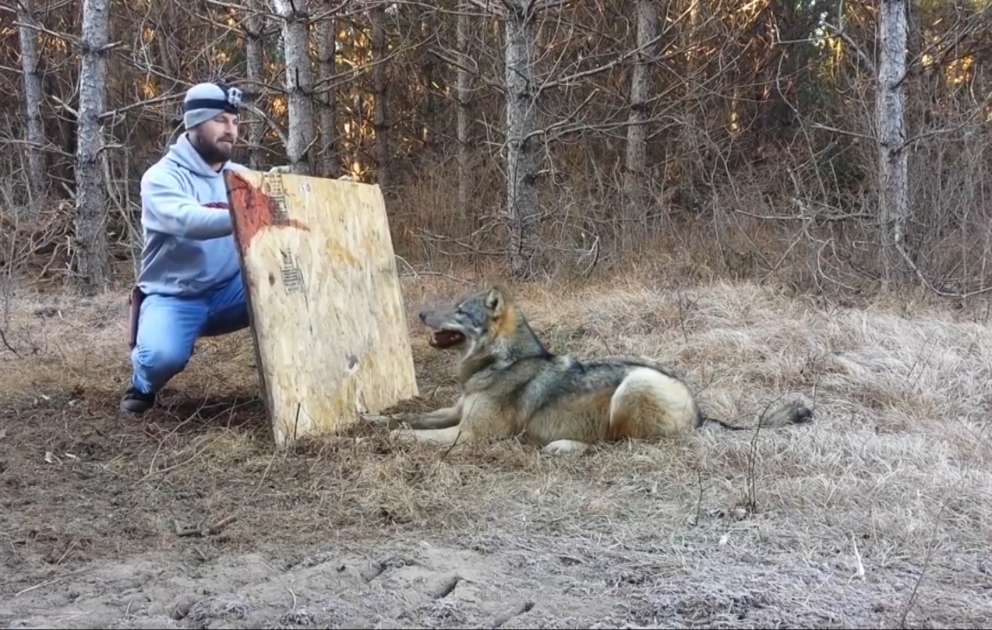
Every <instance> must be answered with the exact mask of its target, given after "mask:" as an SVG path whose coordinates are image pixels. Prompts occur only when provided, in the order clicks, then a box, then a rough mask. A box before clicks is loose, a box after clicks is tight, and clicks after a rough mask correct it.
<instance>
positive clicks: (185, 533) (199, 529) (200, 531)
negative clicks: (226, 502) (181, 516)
mask: <svg viewBox="0 0 992 630" xmlns="http://www.w3.org/2000/svg"><path fill="white" fill-rule="evenodd" d="M236 520H238V517H237V516H235V515H234V514H232V515H231V516H228V517H225V518H222V519H221V520H219V521H217V522H216V523H215V524H213V525H209V526H206V527H204V526H203V524H200V525H197V526H193V527H183V526H182V525H180V524H179V522H178V521H177V522H176V523H175V526H176V536H179V537H180V538H188V537H190V536H197V537H199V538H206V537H207V536H216V535H217V534H219V533H221V531H223V530H224V528H225V527H226V526H227V525H229V524H230V523H233V522H234V521H236Z"/></svg>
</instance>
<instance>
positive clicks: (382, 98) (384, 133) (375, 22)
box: [369, 2, 389, 189]
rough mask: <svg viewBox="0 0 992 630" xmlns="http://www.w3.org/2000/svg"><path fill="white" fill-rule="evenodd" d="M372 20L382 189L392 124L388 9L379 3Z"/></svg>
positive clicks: (378, 176) (371, 12)
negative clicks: (389, 119)
mask: <svg viewBox="0 0 992 630" xmlns="http://www.w3.org/2000/svg"><path fill="white" fill-rule="evenodd" d="M369 19H370V20H371V22H372V64H373V66H372V90H373V93H374V96H375V108H374V111H373V115H372V127H373V129H375V161H376V181H377V182H378V184H379V186H380V187H381V188H383V189H385V187H386V186H387V184H388V182H389V125H388V122H387V119H386V104H387V98H388V96H389V95H388V94H387V92H386V84H387V78H386V55H387V54H388V51H387V50H386V9H385V7H384V6H383V3H382V2H377V3H376V4H375V5H373V7H372V8H371V9H370V10H369Z"/></svg>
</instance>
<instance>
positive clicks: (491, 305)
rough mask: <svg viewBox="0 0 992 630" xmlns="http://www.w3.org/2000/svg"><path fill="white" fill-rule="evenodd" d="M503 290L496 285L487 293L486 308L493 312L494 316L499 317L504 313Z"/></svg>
mask: <svg viewBox="0 0 992 630" xmlns="http://www.w3.org/2000/svg"><path fill="white" fill-rule="evenodd" d="M503 305H504V301H503V291H502V289H500V288H499V287H498V286H496V285H492V286H490V287H489V292H488V293H486V308H488V309H489V310H490V311H492V313H493V317H499V316H500V315H502V314H503Z"/></svg>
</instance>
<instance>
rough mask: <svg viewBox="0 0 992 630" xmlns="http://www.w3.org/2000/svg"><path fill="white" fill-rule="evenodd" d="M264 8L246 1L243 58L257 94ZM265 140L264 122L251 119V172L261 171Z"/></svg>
mask: <svg viewBox="0 0 992 630" xmlns="http://www.w3.org/2000/svg"><path fill="white" fill-rule="evenodd" d="M264 9H265V7H264V5H263V4H262V0H248V6H247V11H248V20H247V29H246V33H245V35H246V37H245V57H247V59H246V61H247V64H246V65H247V70H248V81H250V82H251V84H252V87H251V90H252V91H253V92H255V94H259V93H260V92H261V89H262V87H261V86H262V63H263V61H262V60H263V57H262V29H263V28H264V26H265V18H264V16H263V15H262V12H263V11H264ZM264 138H265V121H263V120H260V119H258V118H253V119H252V121H251V122H250V123H248V143H249V145H250V146H251V148H250V149H249V150H248V153H249V155H250V156H251V157H250V158H249V159H250V165H251V168H252V169H253V170H256V171H258V170H262V163H263V158H262V142H263V140H264Z"/></svg>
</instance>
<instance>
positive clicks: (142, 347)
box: [134, 339, 192, 385]
mask: <svg viewBox="0 0 992 630" xmlns="http://www.w3.org/2000/svg"><path fill="white" fill-rule="evenodd" d="M168 342H169V340H168V339H155V340H153V341H152V343H149V342H148V341H145V342H144V343H139V344H138V345H137V346H136V347H135V349H134V355H135V363H136V365H135V367H137V368H139V369H140V370H141V371H142V372H144V373H145V374H146V375H147V378H148V380H149V381H151V382H153V383H155V384H156V385H161V384H164V382H165V381H167V380H169V379H170V378H172V377H173V376H175V375H176V374H178V373H180V372H182V371H183V370H184V369H185V368H186V364H187V363H188V362H189V358H190V355H191V354H192V352H191V351H190V350H187V349H186V348H184V347H182V346H181V345H178V344H170V343H168Z"/></svg>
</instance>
